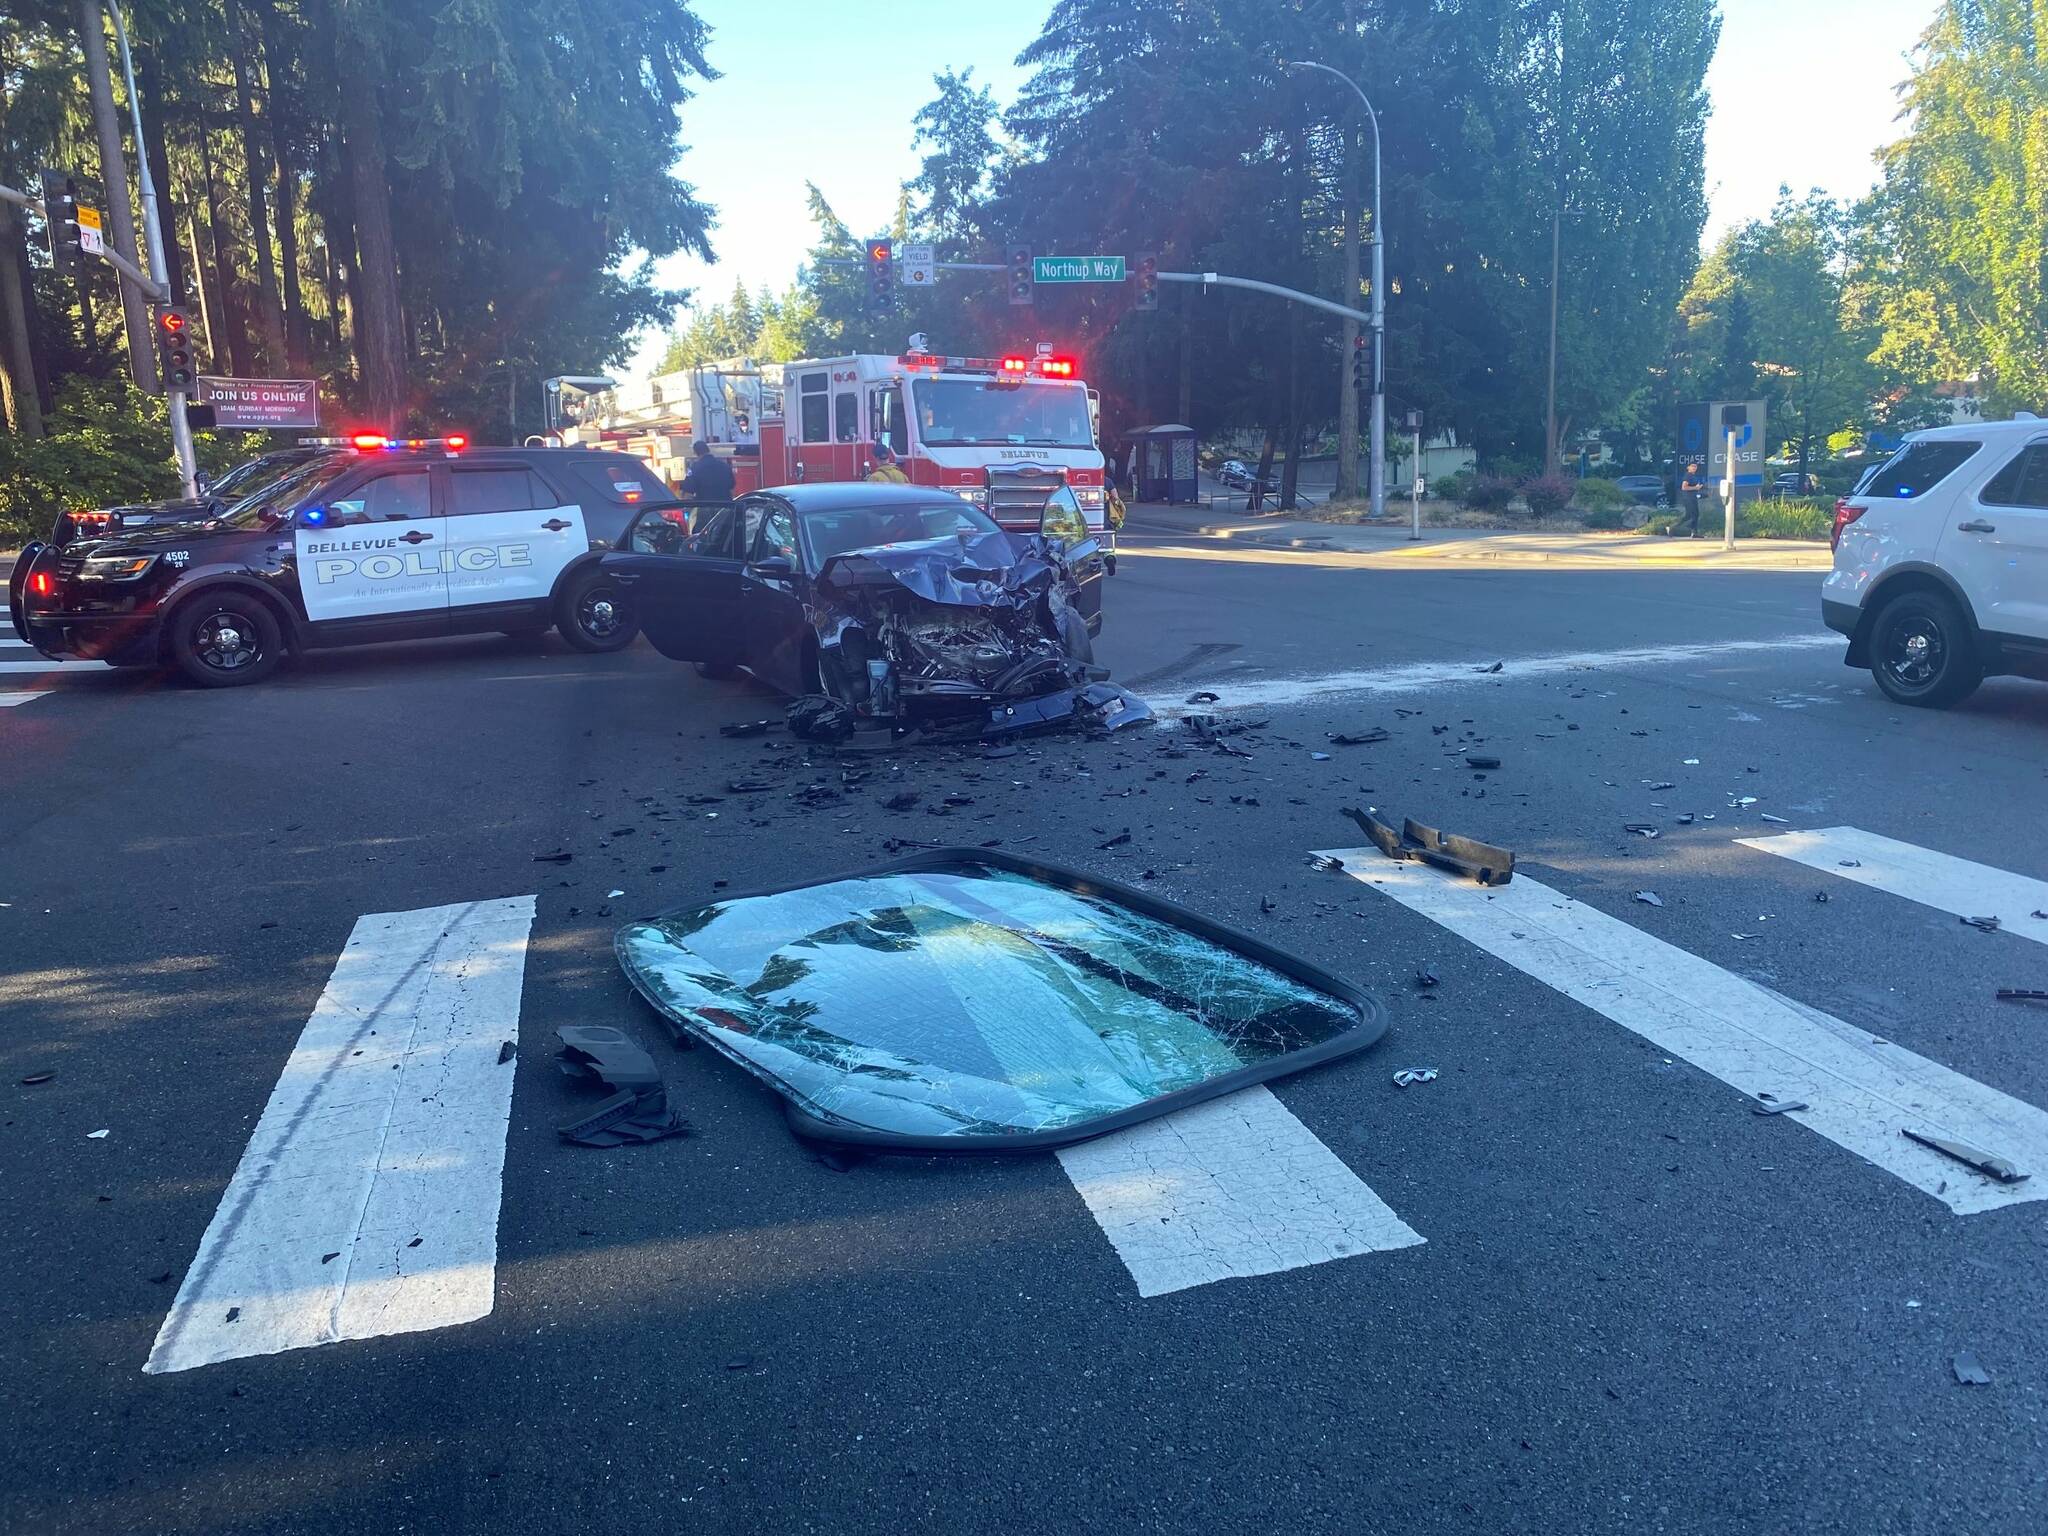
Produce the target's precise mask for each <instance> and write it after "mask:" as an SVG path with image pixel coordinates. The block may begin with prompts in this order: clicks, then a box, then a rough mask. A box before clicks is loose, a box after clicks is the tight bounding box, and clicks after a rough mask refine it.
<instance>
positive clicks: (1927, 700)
mask: <svg viewBox="0 0 2048 1536" xmlns="http://www.w3.org/2000/svg"><path fill="white" fill-rule="evenodd" d="M1870 670H1871V674H1872V675H1873V676H1874V677H1875V678H1876V679H1877V686H1878V687H1879V688H1881V689H1883V690H1884V694H1885V697H1886V698H1888V699H1891V700H1892V701H1893V702H1894V703H1898V704H1911V705H1913V706H1915V707H1916V708H1920V709H1946V708H1948V707H1949V706H1950V705H1951V704H1958V703H1961V702H1962V701H1963V700H1964V699H1966V698H1968V697H1969V696H1970V695H1971V694H1972V693H1973V692H1975V691H1976V688H1977V685H1978V684H1979V683H1981V682H1983V681H1984V669H1983V667H1982V665H1980V664H1979V662H1978V660H1977V652H1976V637H1975V636H1974V635H1972V634H1971V632H1970V625H1969V621H1968V620H1967V619H1965V618H1964V617H1963V611H1962V609H1961V608H1959V607H1958V606H1957V605H1956V603H1955V600H1954V599H1953V598H1951V597H1949V596H1947V595H1946V594H1945V593H1941V592H1905V593H1901V594H1900V595H1899V596H1897V597H1895V598H1893V599H1892V600H1891V601H1890V602H1888V603H1886V604H1885V605H1884V607H1882V608H1880V609H1879V610H1878V613H1877V617H1876V619H1874V620H1873V621H1872V622H1871V626H1870Z"/></svg>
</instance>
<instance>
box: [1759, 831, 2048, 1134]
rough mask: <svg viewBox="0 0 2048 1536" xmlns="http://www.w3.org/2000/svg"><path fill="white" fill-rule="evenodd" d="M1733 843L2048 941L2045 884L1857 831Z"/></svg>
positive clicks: (1787, 835)
mask: <svg viewBox="0 0 2048 1536" xmlns="http://www.w3.org/2000/svg"><path fill="white" fill-rule="evenodd" d="M1736 841H1737V842H1738V843H1740V844H1742V846H1743V847H1745V848H1754V849H1756V850H1757V851H1758V852H1760V853H1774V854H1776V855H1777V856H1778V857H1779V858H1781V859H1790V860H1792V861H1793V862H1794V863H1796V864H1804V865H1807V866H1808V867H1809V868H1812V869H1818V870H1820V871H1822V872H1823V873H1825V874H1830V875H1838V876H1840V877H1841V878H1842V879H1844V880H1853V881H1855V882H1856V883H1857V884H1858V885H1868V886H1871V887H1873V888H1875V889H1877V890H1880V891H1889V892H1891V894H1892V895H1894V896H1903V897H1905V898H1906V899H1907V900H1908V901H1917V902H1919V903H1920V904H1921V905H1922V906H1928V907H1932V908H1934V909H1935V910H1936V911H1937V912H1953V913H1954V914H1955V915H1956V916H1957V917H1995V918H1997V919H1998V924H1999V927H2000V928H2002V929H2003V930H2004V931H2006V932H2007V933H2016V934H2018V935H2019V936H2020V937H2021V938H2023V939H2032V940H2033V941H2034V942H2035V943H2036V944H2048V918H2039V917H2035V916H2034V915H2033V914H2034V913H2036V912H2048V880H2035V879H2033V878H2031V877H2029V876H2027V875H2016V874H2013V873H2012V872H2011V871H2010V870H2004V869H1996V868H1993V867H1992V866H1991V865H1989V864H1973V863H1972V862H1971V861H1970V860H1968V859H1958V858H1956V857H1954V856H1953V855H1950V854H1946V853H1936V852H1934V851H1933V850H1932V849H1929V848H1916V847H1914V846H1913V844H1911V843H1901V842H1895V841H1893V840H1892V839H1891V838H1889V837H1879V836H1878V835H1877V834H1876V833H1875V832H1865V831H1863V830H1862V829H1861V828H1860V827H1822V828H1820V829H1819V830H1818V831H1814V832H1784V833H1780V834H1779V835H1778V836H1776V837H1738V838H1737V839H1736ZM1844 860H1848V861H1850V867H1844V864H1843V861H1844ZM2043 1172H2044V1173H2048V1169H2044V1170H2043Z"/></svg>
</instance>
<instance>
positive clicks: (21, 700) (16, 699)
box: [0, 693, 43, 709]
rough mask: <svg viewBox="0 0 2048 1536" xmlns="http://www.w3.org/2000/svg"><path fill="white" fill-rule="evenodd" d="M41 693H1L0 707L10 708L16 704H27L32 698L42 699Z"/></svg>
mask: <svg viewBox="0 0 2048 1536" xmlns="http://www.w3.org/2000/svg"><path fill="white" fill-rule="evenodd" d="M41 697H43V695H41V694H40V693H0V709H9V708H12V707H13V706H14V705H16V704H26V703H28V702H29V701H30V700H31V699H40V698H41Z"/></svg>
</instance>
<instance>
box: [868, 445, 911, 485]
mask: <svg viewBox="0 0 2048 1536" xmlns="http://www.w3.org/2000/svg"><path fill="white" fill-rule="evenodd" d="M868 478H869V479H870V480H879V481H882V482H884V483H885V484H889V485H908V484H910V476H908V475H906V474H905V473H903V466H902V465H901V464H898V463H897V462H896V450H895V449H894V448H891V447H890V446H889V445H888V444H887V443H882V442H878V443H876V444H875V467H874V468H873V469H871V470H869V471H868Z"/></svg>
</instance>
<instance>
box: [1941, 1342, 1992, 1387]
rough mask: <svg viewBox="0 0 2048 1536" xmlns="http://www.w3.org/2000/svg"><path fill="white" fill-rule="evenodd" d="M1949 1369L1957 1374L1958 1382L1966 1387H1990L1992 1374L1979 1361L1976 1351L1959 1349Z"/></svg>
mask: <svg viewBox="0 0 2048 1536" xmlns="http://www.w3.org/2000/svg"><path fill="white" fill-rule="evenodd" d="M1949 1369H1950V1370H1952V1371H1954V1372H1955V1373H1956V1381H1957V1383H1958V1384H1959V1385H1961V1386H1965V1387H1988V1386H1990V1385H1991V1373H1990V1372H1989V1371H1987V1370H1985V1369H1984V1367H1983V1365H1982V1364H1981V1363H1980V1362H1979V1361H1978V1359H1977V1355H1976V1352H1975V1351H1974V1350H1968V1349H1959V1350H1957V1351H1956V1355H1955V1358H1954V1359H1953V1360H1951V1361H1950V1362H1949Z"/></svg>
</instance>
